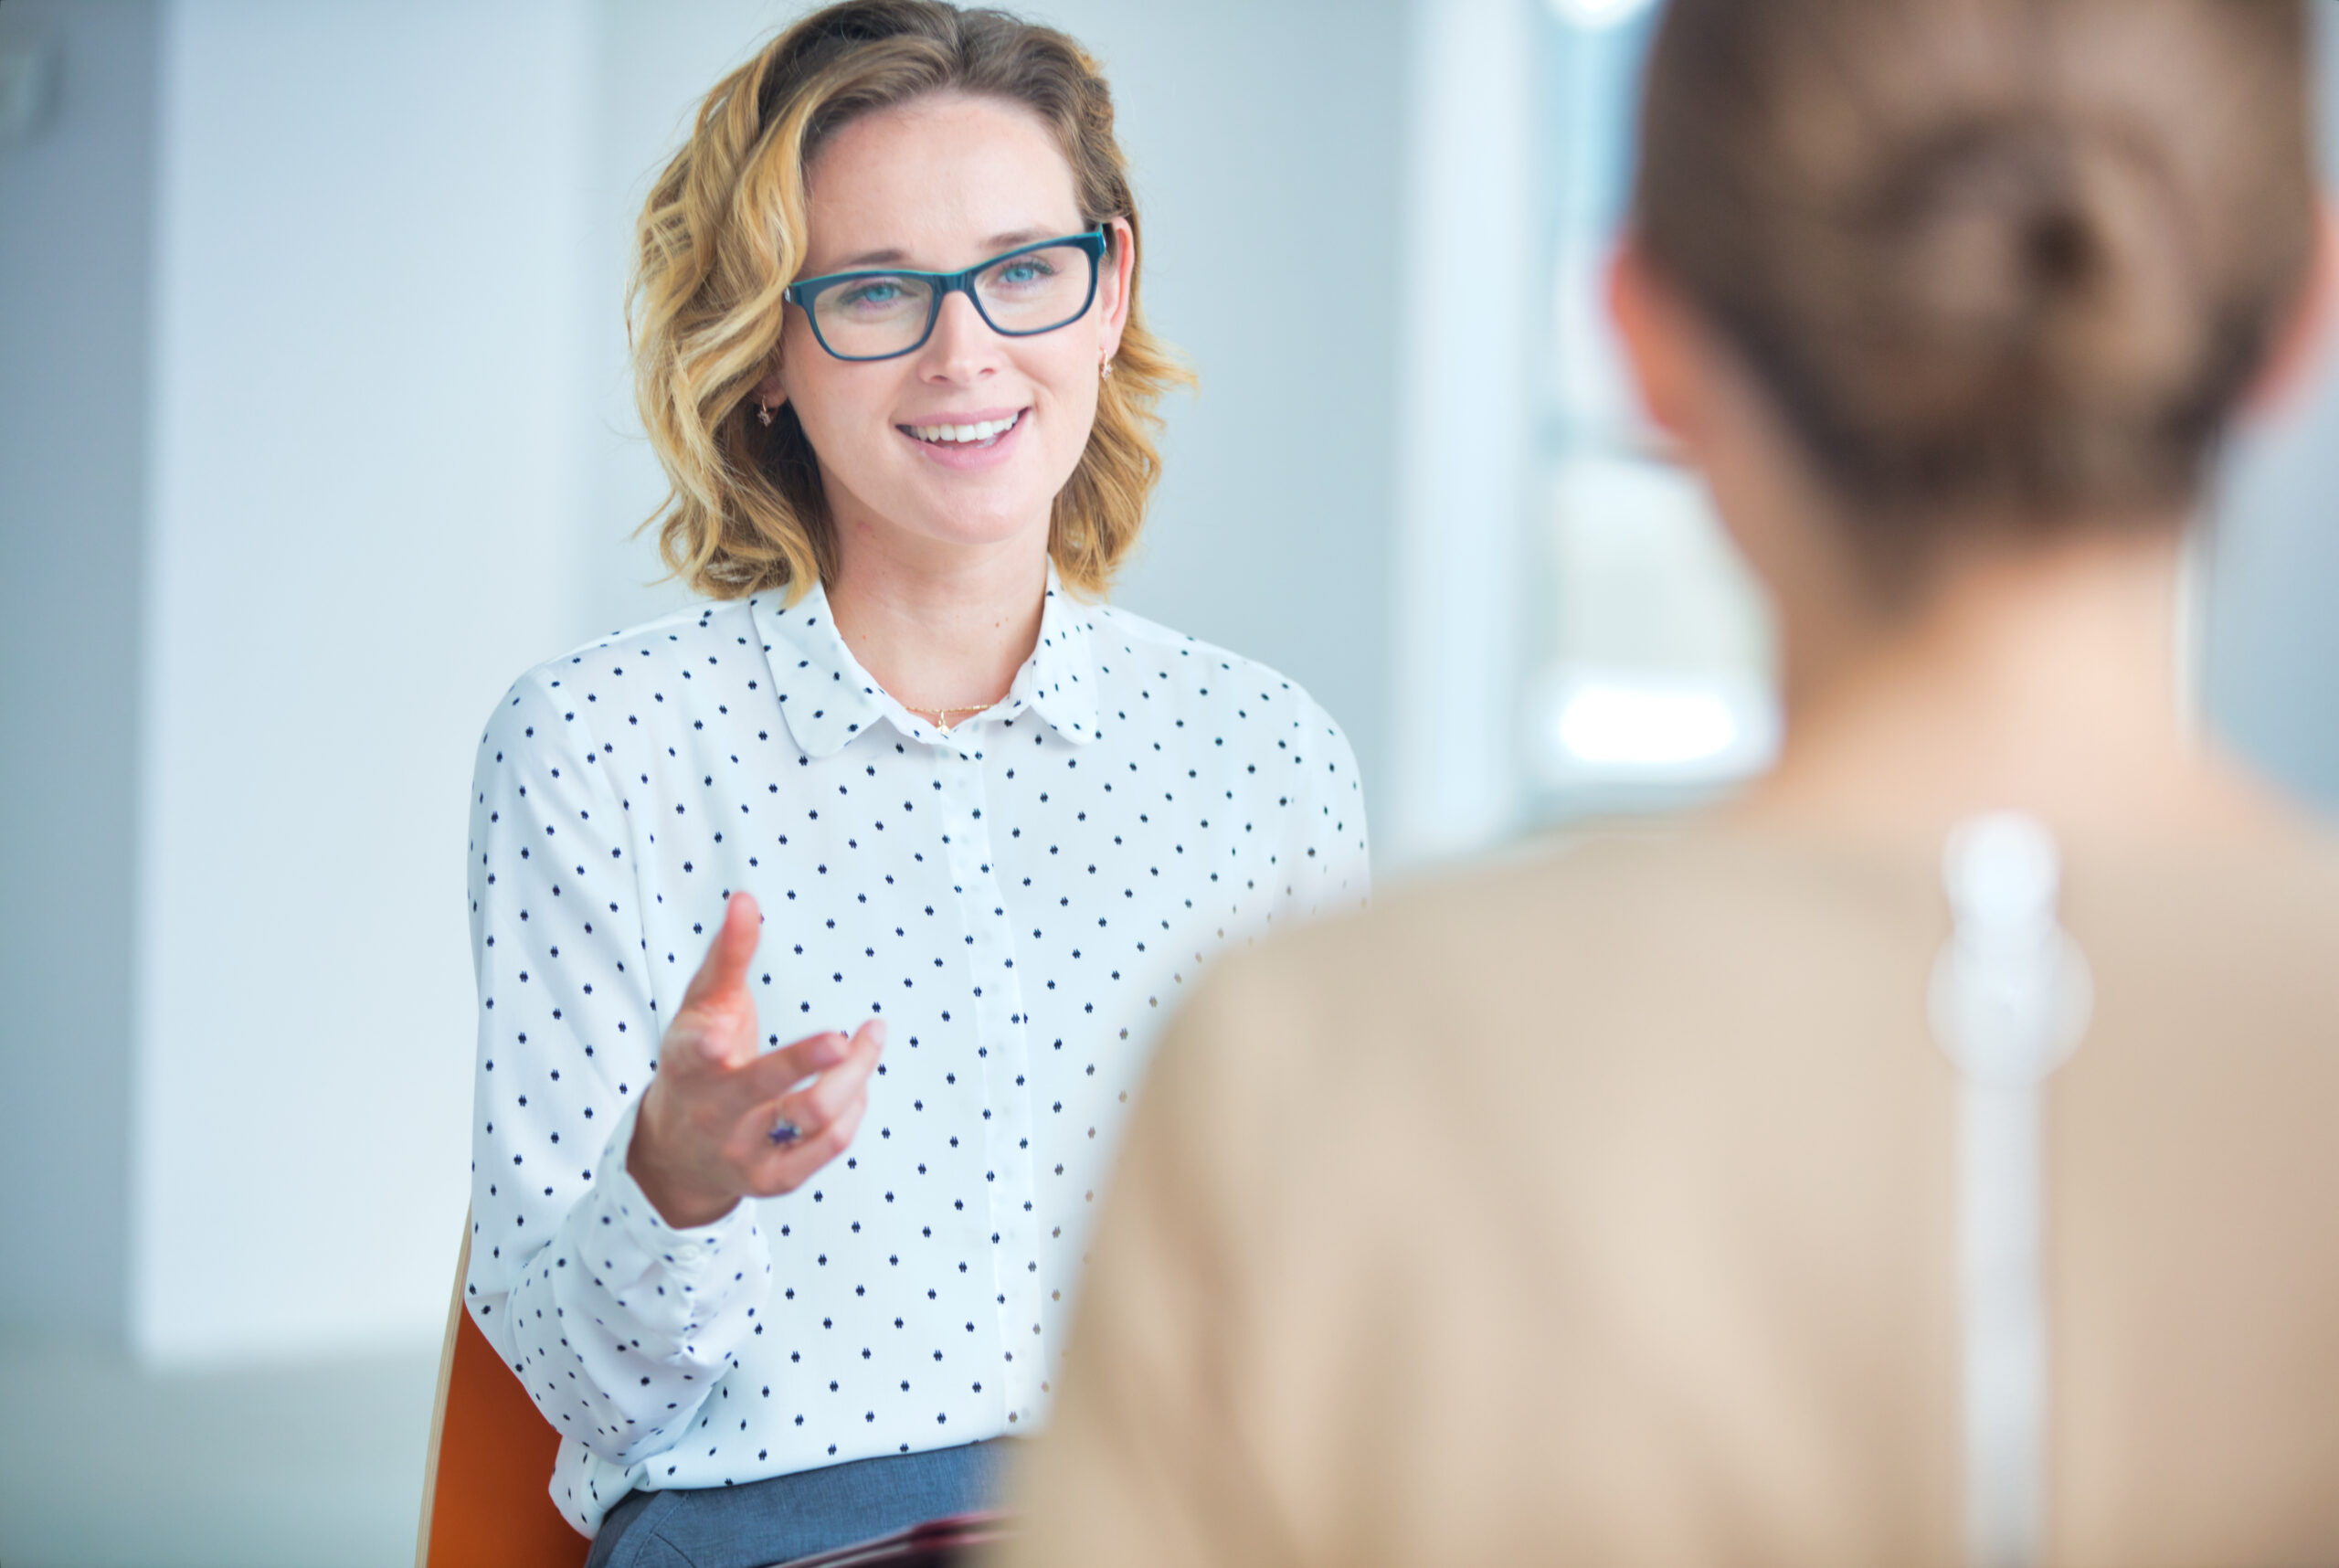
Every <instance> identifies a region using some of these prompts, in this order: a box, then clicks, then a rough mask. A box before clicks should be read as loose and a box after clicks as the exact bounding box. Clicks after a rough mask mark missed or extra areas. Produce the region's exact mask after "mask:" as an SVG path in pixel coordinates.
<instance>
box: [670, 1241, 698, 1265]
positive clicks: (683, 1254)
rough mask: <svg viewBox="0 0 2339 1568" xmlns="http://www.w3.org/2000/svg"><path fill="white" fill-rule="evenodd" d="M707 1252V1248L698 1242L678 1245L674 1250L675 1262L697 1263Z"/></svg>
mask: <svg viewBox="0 0 2339 1568" xmlns="http://www.w3.org/2000/svg"><path fill="white" fill-rule="evenodd" d="M705 1252H706V1248H705V1247H704V1246H703V1245H700V1244H699V1243H697V1242H683V1243H680V1244H679V1245H676V1246H675V1248H674V1261H675V1262H677V1263H696V1262H697V1261H698V1260H699V1258H700V1257H701V1256H702V1255H704V1254H705Z"/></svg>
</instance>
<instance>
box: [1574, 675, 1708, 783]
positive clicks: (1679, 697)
mask: <svg viewBox="0 0 2339 1568" xmlns="http://www.w3.org/2000/svg"><path fill="white" fill-rule="evenodd" d="M1738 739H1739V726H1738V720H1737V717H1736V715H1732V714H1731V712H1730V705H1728V704H1727V703H1725V702H1723V701H1722V699H1721V698H1720V696H1719V695H1717V694H1714V693H1712V692H1708V691H1699V690H1695V689H1689V690H1680V691H1667V690H1664V689H1662V688H1656V687H1644V688H1641V689H1639V690H1634V689H1631V688H1628V687H1624V686H1612V685H1593V684H1587V685H1584V686H1581V687H1579V688H1577V690H1576V691H1575V693H1574V694H1572V696H1570V697H1569V698H1568V700H1567V705H1566V706H1564V707H1563V708H1561V710H1560V744H1561V746H1562V747H1566V748H1567V752H1568V755H1569V756H1571V757H1572V758H1575V759H1576V760H1577V761H1579V762H1588V763H1592V764H1593V765H1595V766H1606V767H1627V768H1678V767H1681V766H1683V765H1685V764H1688V763H1694V762H1704V761H1707V760H1709V759H1710V758H1718V757H1720V756H1722V755H1723V754H1724V753H1726V752H1728V751H1729V750H1730V748H1731V747H1732V746H1733V745H1735V744H1736V743H1737V741H1738Z"/></svg>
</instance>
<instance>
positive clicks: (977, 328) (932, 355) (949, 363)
mask: <svg viewBox="0 0 2339 1568" xmlns="http://www.w3.org/2000/svg"><path fill="white" fill-rule="evenodd" d="M999 350H1000V336H999V334H997V333H996V332H993V331H992V330H991V326H990V323H989V322H987V321H985V320H983V317H982V313H981V312H980V311H978V310H976V309H975V302H974V301H973V300H971V299H969V298H968V297H967V296H966V295H965V294H963V293H960V292H958V291H952V292H951V293H950V294H948V295H947V296H946V297H945V298H944V299H943V302H942V313H941V314H940V315H939V316H938V317H937V318H936V321H935V323H934V335H933V336H931V337H929V338H927V339H926V349H925V351H924V354H923V355H922V358H923V359H924V360H925V366H924V368H925V370H926V373H927V374H928V375H933V376H942V377H943V378H945V379H947V380H952V381H965V380H971V379H973V378H974V377H976V376H981V375H984V374H986V373H988V372H989V371H990V370H992V369H994V368H996V367H997V365H998V363H999Z"/></svg>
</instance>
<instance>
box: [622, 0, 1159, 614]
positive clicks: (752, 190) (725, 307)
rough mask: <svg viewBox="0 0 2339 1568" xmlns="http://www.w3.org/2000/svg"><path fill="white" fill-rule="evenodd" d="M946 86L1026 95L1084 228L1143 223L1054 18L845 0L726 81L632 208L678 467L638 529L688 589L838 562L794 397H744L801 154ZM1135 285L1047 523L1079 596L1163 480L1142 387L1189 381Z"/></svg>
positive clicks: (642, 317) (1128, 541)
mask: <svg viewBox="0 0 2339 1568" xmlns="http://www.w3.org/2000/svg"><path fill="white" fill-rule="evenodd" d="M946 91H955V92H962V93H968V94H971V95H974V96H978V97H985V98H994V99H1000V100H1002V101H1008V102H1012V103H1018V104H1021V105H1022V106H1024V107H1025V108H1028V109H1030V110H1031V111H1033V112H1034V113H1036V114H1037V115H1038V116H1039V117H1040V119H1041V121H1042V122H1044V123H1045V124H1046V125H1047V126H1048V128H1049V129H1050V130H1051V131H1053V132H1054V134H1055V138H1056V143H1057V144H1058V145H1059V146H1060V147H1061V148H1062V149H1063V150H1064V160H1065V162H1067V163H1068V164H1071V165H1072V173H1073V183H1074V189H1075V191H1076V192H1077V195H1078V198H1079V202H1080V217H1081V222H1082V224H1083V226H1084V227H1087V228H1095V226H1097V225H1098V224H1101V223H1105V222H1107V221H1108V220H1110V219H1113V218H1122V219H1125V220H1126V221H1127V224H1128V226H1129V233H1130V235H1131V236H1132V237H1134V236H1135V235H1136V234H1137V232H1138V217H1137V205H1136V202H1135V201H1134V199H1133V198H1132V196H1131V195H1130V191H1129V184H1128V175H1127V160H1126V159H1124V158H1123V156H1122V154H1121V150H1120V146H1119V143H1117V142H1116V141H1115V140H1114V136H1113V99H1112V92H1111V90H1110V89H1109V88H1107V87H1106V83H1105V79H1104V78H1103V76H1102V75H1100V74H1099V73H1098V71H1097V69H1096V63H1095V60H1093V59H1091V58H1089V56H1088V55H1087V53H1086V52H1085V50H1083V49H1082V48H1081V47H1080V46H1079V45H1078V44H1076V43H1074V41H1073V40H1072V39H1071V38H1069V37H1065V36H1064V34H1062V33H1059V32H1056V31H1053V29H1051V28H1047V27H1041V26H1033V25H1032V24H1030V23H1027V22H1024V21H1021V20H1020V19H1019V18H1017V17H1015V16H1010V15H1008V14H1007V13H1005V12H1003V11H991V10H960V9H959V8H958V7H957V6H955V5H947V4H943V3H942V0H844V3H843V4H841V5H830V6H827V7H825V8H823V9H821V10H819V11H816V12H813V13H812V14H811V15H810V16H806V17H804V18H803V19H802V20H801V21H799V22H797V23H796V24H795V25H794V26H790V27H788V28H787V29H786V30H785V31H784V32H782V33H780V34H779V35H778V37H775V38H774V39H772V41H771V42H770V43H769V44H767V46H765V48H763V49H762V50H761V51H759V52H758V53H757V56H756V57H755V58H753V59H752V60H749V61H748V62H747V63H746V65H744V66H742V67H740V68H739V69H737V70H736V71H734V72H732V73H731V75H730V76H728V77H726V78H725V79H724V80H723V81H722V82H721V83H720V84H718V85H717V86H716V87H715V89H714V91H713V92H712V93H710V94H708V96H707V99H706V101H705V103H704V105H702V106H701V108H700V110H699V112H698V120H697V122H696V125H695V127H694V128H693V131H692V132H691V136H690V140H689V142H688V143H686V144H685V145H684V146H683V150H682V151H681V152H680V153H677V154H675V155H674V158H673V161H672V162H671V163H670V164H667V165H666V168H665V172H664V173H663V174H661V175H660V176H659V179H658V183H657V185H656V186H655V188H653V189H652V190H651V193H650V199H649V201H648V203H647V204H646V205H645V206H644V207H643V208H642V213H641V221H640V228H639V229H638V231H637V247H638V249H637V254H636V258H635V263H634V272H633V280H632V284H631V287H630V289H629V291H628V293H627V302H626V305H627V309H626V317H627V325H628V329H629V332H630V337H631V341H632V344H633V356H634V387H635V396H636V397H637V399H638V400H639V402H640V408H641V419H642V423H643V425H644V426H645V427H646V428H647V429H648V430H649V432H650V441H651V446H652V447H653V448H655V449H656V450H657V453H658V458H659V461H660V462H661V464H662V465H663V466H664V468H665V470H666V475H667V478H668V480H669V482H671V484H672V490H671V492H670V493H669V494H668V496H667V498H666V501H665V503H664V504H663V505H661V507H660V508H659V510H658V511H657V512H656V513H655V514H652V515H651V518H650V519H649V523H646V524H644V526H648V525H649V524H657V525H658V529H659V548H660V551H661V554H662V555H663V556H665V560H666V565H667V567H669V569H671V570H672V572H673V574H674V575H675V576H676V577H680V578H682V579H683V581H684V582H686V583H688V584H689V585H690V586H691V587H692V588H694V589H696V590H697V591H699V592H701V593H704V594H706V595H709V596H710V597H713V598H715V599H736V598H739V597H741V596H744V595H746V594H751V593H759V592H764V591H767V590H780V591H784V592H785V594H786V595H787V598H788V600H789V601H790V602H793V601H794V600H795V599H798V598H799V597H801V596H802V594H803V593H804V592H805V591H806V590H807V589H808V588H810V587H811V585H812V584H813V583H814V582H816V581H822V582H825V581H827V580H829V579H830V578H831V577H833V575H834V573H835V570H836V564H837V563H836V542H835V533H834V529H833V528H832V526H831V518H830V514H829V508H828V503H827V500H826V498H825V496H824V494H823V493H822V490H821V485H820V465H819V463H818V461H816V460H815V459H814V456H813V453H812V449H811V445H810V442H809V441H808V440H806V439H805V436H804V429H803V427H802V425H801V424H799V422H798V420H797V418H796V411H795V409H794V408H791V407H789V406H787V405H785V404H783V405H782V406H781V407H780V408H779V409H778V416H777V418H774V419H773V421H772V423H771V424H770V426H769V427H766V426H764V425H762V424H761V423H759V422H758V421H757V418H756V417H755V409H754V408H753V406H752V404H751V402H750V400H749V394H750V393H752V392H753V391H754V389H755V387H756V386H757V383H758V382H760V381H761V380H762V379H763V377H764V376H766V375H767V373H768V372H769V370H770V368H771V365H772V361H773V355H774V354H775V353H776V351H777V348H778V343H779V336H780V327H781V324H782V322H783V319H784V314H785V312H786V309H787V306H786V302H785V300H784V298H783V295H784V292H785V291H786V290H787V288H788V285H789V284H790V283H792V282H794V281H795V280H796V276H797V273H798V270H799V268H800V267H801V265H802V263H803V259H804V256H805V253H806V249H807V246H806V240H807V227H806V216H805V186H806V180H805V167H806V165H807V164H809V163H810V161H811V159H812V157H813V156H814V155H815V154H817V153H818V152H819V151H820V146H821V144H822V143H824V142H825V141H826V140H827V139H828V138H829V137H830V136H832V135H834V134H835V133H836V132H837V131H838V129H839V128H840V127H841V126H843V125H844V124H845V123H847V122H850V121H852V120H853V119H856V118H858V117H859V116H861V115H863V114H868V113H871V112H873V111H878V110H883V109H887V108H891V107H893V106H894V105H897V104H902V103H905V102H908V101H911V100H912V99H915V98H919V97H922V96H925V95H926V94H928V93H934V92H946ZM1109 260H1110V257H1109V255H1108V257H1107V261H1108V263H1109ZM1137 284H1138V277H1137V270H1136V267H1135V265H1134V264H1132V267H1131V270H1130V275H1129V308H1128V323H1127V327H1126V329H1125V330H1124V331H1123V333H1122V334H1121V343H1120V349H1119V352H1118V353H1117V355H1115V356H1114V360H1113V371H1114V373H1113V375H1112V376H1111V377H1110V378H1108V379H1106V380H1105V381H1103V382H1102V383H1101V384H1100V385H1099V387H1098V388H1097V401H1096V420H1095V426H1094V427H1093V428H1092V429H1091V430H1090V431H1089V436H1088V445H1087V449H1086V450H1085V451H1084V452H1083V453H1082V454H1081V459H1080V463H1079V466H1078V467H1077V468H1076V469H1074V471H1073V475H1072V478H1071V479H1070V480H1069V481H1068V482H1066V483H1065V485H1064V489H1063V490H1062V491H1061V492H1060V493H1058V494H1057V496H1056V499H1055V504H1054V509H1053V516H1052V518H1051V520H1050V526H1049V532H1048V551H1049V554H1050V555H1051V556H1053V558H1054V560H1055V564H1056V570H1057V573H1058V575H1059V576H1060V577H1061V578H1062V579H1063V581H1064V583H1065V585H1066V586H1068V587H1070V588H1074V589H1075V590H1077V591H1080V592H1082V593H1085V594H1090V595H1096V594H1101V593H1103V592H1104V591H1105V590H1106V588H1108V587H1110V585H1111V582H1112V578H1113V574H1114V571H1115V569H1116V568H1117V567H1118V566H1119V565H1120V563H1121V561H1122V560H1123V558H1124V557H1126V556H1127V554H1128V551H1129V548H1130V546H1132V545H1134V544H1135V543H1136V542H1137V536H1138V531H1139V530H1140V529H1141V528H1142V527H1143V525H1144V522H1145V511H1146V504H1147V503H1148V500H1149V499H1150V498H1151V495H1152V493H1153V488H1154V485H1155V484H1156V483H1157V482H1159V478H1160V473H1161V458H1160V453H1159V450H1157V449H1156V448H1155V445H1154V440H1153V438H1154V436H1155V433H1156V432H1157V431H1158V430H1159V428H1160V423H1161V421H1160V418H1159V415H1158V414H1157V413H1156V412H1155V411H1154V409H1155V405H1156V404H1157V403H1158V402H1159V399H1160V397H1161V394H1162V393H1163V392H1164V391H1166V390H1167V389H1168V388H1169V387H1170V386H1171V385H1173V384H1177V383H1191V380H1192V379H1193V378H1192V376H1191V373H1190V372H1188V371H1187V370H1186V369H1185V368H1184V366H1182V365H1181V364H1180V362H1179V360H1178V359H1177V357H1176V356H1175V355H1174V354H1173V353H1172V352H1171V351H1170V350H1169V347H1168V346H1167V345H1166V344H1163V343H1161V342H1160V340H1159V339H1158V338H1156V337H1154V336H1153V335H1152V334H1150V333H1148V331H1147V330H1146V328H1145V323H1144V317H1143V315H1142V313H1140V312H1139V310H1138V298H1137Z"/></svg>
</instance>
